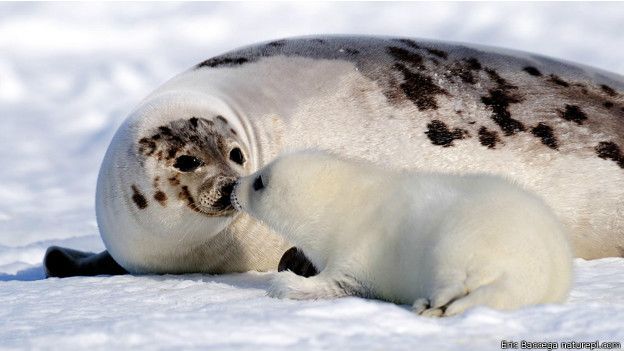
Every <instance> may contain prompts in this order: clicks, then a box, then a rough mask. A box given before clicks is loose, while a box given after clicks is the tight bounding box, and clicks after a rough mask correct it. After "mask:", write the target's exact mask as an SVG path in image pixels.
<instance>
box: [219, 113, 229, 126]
mask: <svg viewBox="0 0 624 351" xmlns="http://www.w3.org/2000/svg"><path fill="white" fill-rule="evenodd" d="M217 119H218V120H219V121H221V122H223V123H225V124H227V123H228V120H227V119H225V117H223V116H221V115H219V116H217Z"/></svg>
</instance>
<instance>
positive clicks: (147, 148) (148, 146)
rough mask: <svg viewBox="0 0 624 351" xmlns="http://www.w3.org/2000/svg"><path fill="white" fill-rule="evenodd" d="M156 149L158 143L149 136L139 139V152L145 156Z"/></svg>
mask: <svg viewBox="0 0 624 351" xmlns="http://www.w3.org/2000/svg"><path fill="white" fill-rule="evenodd" d="M154 151H156V143H155V142H154V141H153V140H150V139H148V138H141V140H139V152H140V153H141V154H143V155H145V156H150V155H152V154H153V153H154Z"/></svg>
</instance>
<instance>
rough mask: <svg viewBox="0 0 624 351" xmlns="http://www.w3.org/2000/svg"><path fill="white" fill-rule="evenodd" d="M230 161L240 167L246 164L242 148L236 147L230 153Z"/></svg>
mask: <svg viewBox="0 0 624 351" xmlns="http://www.w3.org/2000/svg"><path fill="white" fill-rule="evenodd" d="M230 160H232V161H234V162H236V163H238V164H239V165H242V164H243V163H245V156H243V152H242V151H241V149H240V148H237V147H235V148H233V149H232V151H230Z"/></svg>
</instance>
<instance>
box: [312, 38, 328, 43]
mask: <svg viewBox="0 0 624 351" xmlns="http://www.w3.org/2000/svg"><path fill="white" fill-rule="evenodd" d="M312 41H313V42H315V43H319V44H325V40H323V39H312Z"/></svg>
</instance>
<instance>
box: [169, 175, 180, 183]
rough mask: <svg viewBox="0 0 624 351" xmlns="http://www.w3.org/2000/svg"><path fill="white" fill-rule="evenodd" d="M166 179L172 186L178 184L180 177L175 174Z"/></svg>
mask: <svg viewBox="0 0 624 351" xmlns="http://www.w3.org/2000/svg"><path fill="white" fill-rule="evenodd" d="M168 180H169V184H171V185H172V186H177V185H180V178H179V177H178V175H177V174H176V175H175V176H174V177H171V178H169V179H168Z"/></svg>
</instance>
